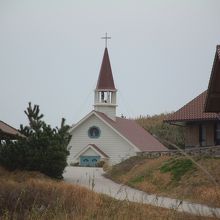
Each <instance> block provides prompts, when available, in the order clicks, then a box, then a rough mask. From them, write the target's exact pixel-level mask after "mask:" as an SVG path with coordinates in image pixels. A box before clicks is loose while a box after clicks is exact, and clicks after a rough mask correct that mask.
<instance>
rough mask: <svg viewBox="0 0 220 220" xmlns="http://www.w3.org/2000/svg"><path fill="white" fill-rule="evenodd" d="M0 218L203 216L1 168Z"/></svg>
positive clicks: (192, 218) (156, 218) (156, 219)
mask: <svg viewBox="0 0 220 220" xmlns="http://www.w3.org/2000/svg"><path fill="white" fill-rule="evenodd" d="M0 219H1V220H9V219H10V220H11V219H12V220H14V219H15V220H26V219H33V220H35V219H36V220H39V219H42V220H53V219H55V220H59V219H60V220H61V219H62V220H63V219H75V220H78V219H88V220H90V219H102V220H103V219H117V220H118V219H119V220H122V219H126V220H127V219H128V220H130V219H135V220H138V219H140V220H141V219H144V220H147V219H150V220H151V219H152V220H164V219H167V220H174V219H175V220H176V219H177V220H178V219H179V220H185V219H188V220H199V219H201V220H203V219H213V218H202V217H199V216H191V215H189V214H185V213H179V212H176V211H175V210H168V209H163V208H157V207H153V206H149V205H143V204H137V203H131V202H128V201H117V200H114V199H112V198H110V197H107V196H103V195H100V194H96V193H94V192H92V191H89V190H87V189H85V188H83V187H79V186H76V185H71V184H67V183H64V182H63V181H54V180H52V179H50V178H48V177H46V176H44V175H42V174H40V173H37V172H26V171H25V172H22V171H17V172H8V171H6V170H4V169H3V168H0Z"/></svg>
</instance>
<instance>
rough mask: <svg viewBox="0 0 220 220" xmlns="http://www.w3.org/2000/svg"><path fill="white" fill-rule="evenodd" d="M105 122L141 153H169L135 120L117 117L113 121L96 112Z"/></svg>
mask: <svg viewBox="0 0 220 220" xmlns="http://www.w3.org/2000/svg"><path fill="white" fill-rule="evenodd" d="M95 112H96V113H97V114H98V115H99V116H100V117H101V118H102V119H103V120H105V121H106V122H107V123H108V124H110V125H111V126H112V127H113V128H114V129H116V130H117V131H118V132H119V133H120V134H121V135H122V136H124V137H125V138H126V139H128V140H129V141H130V142H131V143H132V144H133V145H135V146H136V147H137V148H139V149H140V151H167V150H168V149H167V148H166V147H165V146H164V145H163V144H161V143H160V142H159V141H158V140H157V139H156V138H155V137H153V136H152V135H151V134H150V133H148V132H147V131H146V130H145V129H143V128H142V127H141V126H139V125H138V124H137V123H136V122H135V121H134V120H131V119H126V118H119V117H116V121H113V120H111V119H110V118H109V117H108V116H106V115H105V114H104V113H102V112H97V111H95Z"/></svg>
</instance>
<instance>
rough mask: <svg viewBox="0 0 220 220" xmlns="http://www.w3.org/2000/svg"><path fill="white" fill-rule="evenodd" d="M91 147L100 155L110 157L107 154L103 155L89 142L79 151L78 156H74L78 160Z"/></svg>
mask: <svg viewBox="0 0 220 220" xmlns="http://www.w3.org/2000/svg"><path fill="white" fill-rule="evenodd" d="M89 148H92V150H94V151H95V152H96V153H97V154H98V155H99V156H100V157H102V158H108V157H106V156H105V155H103V154H102V153H101V152H99V151H97V150H96V149H95V148H94V146H92V145H91V144H88V145H87V146H86V147H84V148H83V149H82V150H81V151H79V152H78V153H77V154H76V156H75V157H74V158H75V160H77V159H78V158H79V157H80V156H81V155H82V154H83V153H85V152H86V151H87V150H88V149H89Z"/></svg>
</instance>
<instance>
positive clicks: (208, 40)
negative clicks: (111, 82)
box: [0, 0, 220, 127]
mask: <svg viewBox="0 0 220 220" xmlns="http://www.w3.org/2000/svg"><path fill="white" fill-rule="evenodd" d="M219 11H220V1H219V0H184V1H183V0H133V1H131V0H120V1H119V0H111V1H109V0H108V1H107V0H92V1H91V0H78V1H76V0H62V1H61V0H59V1H58V0H38V1H35V0H19V1H17V0H0V82H1V83H0V85H1V86H0V103H1V104H0V120H3V121H5V122H7V123H9V124H11V125H12V126H15V127H18V126H19V125H20V124H21V123H22V124H26V122H27V120H26V117H25V114H24V113H23V111H24V109H26V107H27V105H28V102H29V101H31V102H32V103H33V104H39V105H40V108H41V112H42V113H44V115H45V120H46V121H47V122H48V123H50V124H52V125H53V126H55V125H59V123H60V120H61V118H62V117H65V118H66V119H67V123H69V124H72V123H75V122H77V121H78V120H79V119H81V117H83V116H85V114H87V113H88V112H89V111H91V110H92V109H93V106H92V104H93V90H94V88H95V85H96V81H97V78H98V74H99V69H100V65H101V60H102V56H103V52H104V41H103V40H101V39H100V38H101V37H102V36H103V35H104V34H105V32H108V33H109V35H110V36H111V37H112V39H111V40H110V41H109V43H108V49H109V55H110V60H111V65H112V70H113V75H114V79H115V84H116V86H117V89H118V90H119V91H118V105H119V107H118V109H117V113H118V115H120V114H121V113H123V114H124V115H126V116H128V117H136V116H139V115H147V114H150V115H152V114H158V113H162V112H169V111H173V110H177V109H178V108H180V107H182V106H183V105H184V104H186V102H188V101H190V100H191V99H192V98H194V97H195V96H197V95H199V94H200V93H201V92H202V91H204V90H205V89H207V86H208V81H209V77H210V72H211V68H212V63H213V59H214V53H215V48H216V45H217V44H219V43H220V26H219V21H220V13H219Z"/></svg>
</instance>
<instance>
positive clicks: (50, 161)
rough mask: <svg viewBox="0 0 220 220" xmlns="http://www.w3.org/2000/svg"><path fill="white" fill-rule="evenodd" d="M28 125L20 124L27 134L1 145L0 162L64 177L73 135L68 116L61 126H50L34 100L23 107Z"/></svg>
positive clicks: (8, 165)
mask: <svg viewBox="0 0 220 220" xmlns="http://www.w3.org/2000/svg"><path fill="white" fill-rule="evenodd" d="M24 112H25V114H26V115H27V117H28V120H29V125H27V126H25V127H24V126H23V125H21V126H20V132H21V133H22V134H23V135H25V137H26V138H23V139H20V140H18V141H16V142H10V143H7V144H4V145H1V146H0V164H1V165H3V166H5V167H6V168H8V169H11V170H14V169H22V170H23V169H24V170H35V171H40V172H42V173H44V174H46V175H48V176H50V177H53V178H59V179H60V178H62V174H63V171H64V169H65V167H66V165H67V156H68V155H69V150H68V149H67V145H68V142H69V140H70V135H69V134H68V129H69V126H67V125H65V119H64V118H63V119H62V121H61V126H60V128H58V127H56V128H51V126H50V125H48V124H46V123H45V122H44V121H43V114H40V108H39V106H38V105H34V107H32V105H31V103H29V106H28V108H27V110H25V111H24Z"/></svg>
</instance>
